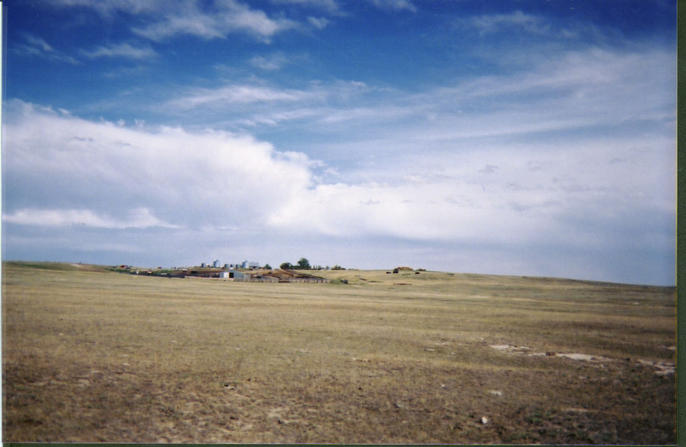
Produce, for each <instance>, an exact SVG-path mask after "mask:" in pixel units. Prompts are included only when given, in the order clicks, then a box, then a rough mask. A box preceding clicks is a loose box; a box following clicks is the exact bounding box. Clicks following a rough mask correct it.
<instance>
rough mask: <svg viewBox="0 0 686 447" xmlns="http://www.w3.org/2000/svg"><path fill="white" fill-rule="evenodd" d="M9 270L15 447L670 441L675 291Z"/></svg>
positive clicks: (8, 266)
mask: <svg viewBox="0 0 686 447" xmlns="http://www.w3.org/2000/svg"><path fill="white" fill-rule="evenodd" d="M315 274H321V275H322V276H325V277H327V278H329V279H331V280H336V279H346V280H348V284H342V283H340V282H338V281H332V282H331V283H329V284H296V283H293V284H278V283H275V284H271V283H240V282H233V281H226V280H215V279H195V278H185V279H168V278H156V277H142V276H141V277H139V276H134V275H126V274H119V273H114V272H109V271H106V270H105V269H104V268H101V267H98V266H87V265H72V264H51V263H20V262H6V263H4V264H3V275H2V276H3V278H2V280H3V283H2V285H3V289H2V290H3V296H2V315H3V333H2V335H3V337H2V340H3V433H4V439H3V440H4V441H5V442H34V441H38V442H103V441H104V442H162V443H164V442H175V443H185V442H204V443H233V442H241V443H243V442H247V443H274V442H278V443H623V444H627V443H641V444H661V443H675V442H676V439H675V404H676V397H675V392H676V387H675V376H674V372H673V366H674V361H675V332H676V317H675V311H676V309H675V291H674V288H668V287H651V286H638V285H622V284H610V283H597V282H587V281H572V280H564V279H551V278H526V277H507V276H487V275H475V274H452V273H441V272H421V273H420V274H415V273H414V272H407V271H403V272H401V273H399V274H387V273H386V272H385V271H357V270H346V271H323V272H315Z"/></svg>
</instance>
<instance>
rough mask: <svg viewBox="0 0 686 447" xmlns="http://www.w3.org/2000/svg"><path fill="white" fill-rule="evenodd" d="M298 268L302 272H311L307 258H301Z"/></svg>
mask: <svg viewBox="0 0 686 447" xmlns="http://www.w3.org/2000/svg"><path fill="white" fill-rule="evenodd" d="M298 268H299V269H300V270H310V268H311V267H310V261H308V260H307V258H300V260H299V261H298Z"/></svg>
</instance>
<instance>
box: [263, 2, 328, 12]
mask: <svg viewBox="0 0 686 447" xmlns="http://www.w3.org/2000/svg"><path fill="white" fill-rule="evenodd" d="M272 2H273V3H276V4H289V5H299V6H307V7H313V8H318V9H321V10H324V11H326V12H328V13H330V14H334V13H338V12H339V11H340V9H339V5H338V3H337V2H336V0H272Z"/></svg>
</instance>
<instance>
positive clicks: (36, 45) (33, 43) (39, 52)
mask: <svg viewBox="0 0 686 447" xmlns="http://www.w3.org/2000/svg"><path fill="white" fill-rule="evenodd" d="M22 37H23V42H22V43H17V44H14V45H12V51H13V52H15V53H17V54H23V55H25V56H35V57H40V58H43V59H47V60H51V61H56V62H66V63H68V64H72V65H77V64H79V61H78V60H76V59H75V58H73V57H72V56H69V55H68V54H65V53H63V52H61V51H59V50H56V49H55V48H53V47H52V45H50V44H49V43H47V42H46V41H45V40H44V39H43V38H41V37H38V36H34V35H33V34H28V33H24V34H23V35H22Z"/></svg>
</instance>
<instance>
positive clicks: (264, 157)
mask: <svg viewBox="0 0 686 447" xmlns="http://www.w3.org/2000/svg"><path fill="white" fill-rule="evenodd" d="M10 109H11V110H10V111H9V113H8V114H7V116H8V121H7V125H6V126H7V127H6V132H5V148H4V149H5V152H4V154H3V161H4V163H5V167H6V170H5V176H4V181H5V182H6V183H5V184H6V185H8V186H7V189H6V192H8V199H7V201H6V203H5V213H6V214H5V216H4V217H5V219H6V221H7V222H13V223H17V224H32V225H35V224H37V223H38V222H41V221H43V222H45V224H46V225H67V224H69V223H82V224H83V225H90V226H93V227H100V228H123V227H127V226H132V227H135V228H142V227H149V226H161V227H167V228H172V227H179V226H180V227H184V228H191V229H192V228H199V227H200V226H225V225H233V224H236V223H237V222H241V223H242V224H243V225H248V226H249V225H261V223H260V222H263V221H264V220H265V219H266V216H267V215H268V214H269V213H271V211H272V210H273V209H274V208H275V207H278V206H280V204H281V203H283V202H284V201H287V200H288V198H289V197H290V196H291V195H292V194H296V193H298V192H300V191H303V190H306V189H307V188H308V187H309V185H310V183H311V172H310V167H311V166H312V165H311V162H310V161H309V160H308V158H307V157H305V156H304V155H302V154H300V155H298V156H294V155H293V154H288V153H279V152H277V151H275V150H274V149H273V148H272V146H271V145H269V144H268V143H264V142H260V141H257V140H255V139H254V138H252V137H249V136H238V135H234V134H230V133H226V132H217V131H205V132H196V133H191V132H188V131H185V130H183V129H180V128H166V127H162V128H156V129H150V128H145V127H134V128H130V127H122V126H120V125H117V124H115V123H110V122H92V121H87V120H83V119H79V118H75V117H73V116H69V115H66V116H65V115H60V114H58V113H55V112H53V111H52V110H50V109H45V108H40V107H37V106H33V105H31V104H27V103H23V102H19V101H13V102H12V103H11V104H10ZM46 143H47V144H46Z"/></svg>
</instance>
